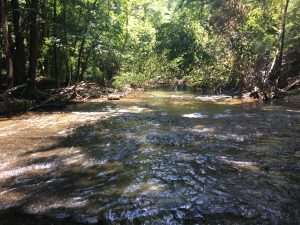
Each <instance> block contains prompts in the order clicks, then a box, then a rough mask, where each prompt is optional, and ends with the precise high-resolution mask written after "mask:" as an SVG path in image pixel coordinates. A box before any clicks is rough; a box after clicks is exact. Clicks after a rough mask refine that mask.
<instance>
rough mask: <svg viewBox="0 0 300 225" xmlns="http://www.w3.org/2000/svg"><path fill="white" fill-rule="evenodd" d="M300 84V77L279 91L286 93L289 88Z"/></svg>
mask: <svg viewBox="0 0 300 225" xmlns="http://www.w3.org/2000/svg"><path fill="white" fill-rule="evenodd" d="M298 84H300V79H299V80H296V81H295V82H293V83H292V84H290V85H288V86H287V87H285V88H283V89H279V92H281V93H284V92H287V91H288V90H290V89H291V88H292V87H294V86H296V85H298Z"/></svg>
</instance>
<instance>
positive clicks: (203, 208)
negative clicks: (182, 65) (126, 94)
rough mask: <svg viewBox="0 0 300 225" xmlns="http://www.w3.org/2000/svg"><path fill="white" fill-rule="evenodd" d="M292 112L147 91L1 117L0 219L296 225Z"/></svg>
mask: <svg viewBox="0 0 300 225" xmlns="http://www.w3.org/2000/svg"><path fill="white" fill-rule="evenodd" d="M299 146H300V108H297V107H293V106H289V105H262V104H259V103H242V102H238V101H236V102H234V104H232V101H230V103H228V102H227V97H226V96H201V97H197V98H195V97H194V96H193V95H191V94H186V93H181V92H179V93H178V92H177V93H172V92H160V91H152V92H147V93H144V94H140V96H139V97H132V98H127V99H124V100H122V101H119V102H102V103H87V104H82V105H77V106H70V107H69V108H67V109H66V110H65V111H64V112H48V113H38V112H35V113H29V114H25V115H21V116H14V117H11V118H2V119H0V149H1V151H0V224H4V225H5V224H39V223H40V224H74V223H84V224H132V223H133V224H253V223H254V224H298V222H299V220H300V161H299V159H300V147H299Z"/></svg>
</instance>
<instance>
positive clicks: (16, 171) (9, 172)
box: [0, 163, 60, 179]
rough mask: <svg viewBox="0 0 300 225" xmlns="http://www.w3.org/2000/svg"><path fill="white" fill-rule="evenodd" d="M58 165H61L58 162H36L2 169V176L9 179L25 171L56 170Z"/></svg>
mask: <svg viewBox="0 0 300 225" xmlns="http://www.w3.org/2000/svg"><path fill="white" fill-rule="evenodd" d="M58 166H60V165H59V164H56V163H45V164H34V165H30V166H24V167H19V168H16V169H12V170H7V171H1V173H0V178H1V179H7V178H10V177H15V176H20V175H22V174H25V173H30V172H37V171H39V170H54V169H55V168H57V167H58Z"/></svg>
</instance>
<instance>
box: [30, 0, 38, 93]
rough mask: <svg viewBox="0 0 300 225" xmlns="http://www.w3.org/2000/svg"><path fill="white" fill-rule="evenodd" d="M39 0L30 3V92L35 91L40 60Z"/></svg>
mask: <svg viewBox="0 0 300 225" xmlns="http://www.w3.org/2000/svg"><path fill="white" fill-rule="evenodd" d="M37 14H38V0H31V2H30V17H29V18H30V37H29V68H28V90H30V89H32V88H33V90H35V89H36V86H35V78H36V69H37V59H38V28H37Z"/></svg>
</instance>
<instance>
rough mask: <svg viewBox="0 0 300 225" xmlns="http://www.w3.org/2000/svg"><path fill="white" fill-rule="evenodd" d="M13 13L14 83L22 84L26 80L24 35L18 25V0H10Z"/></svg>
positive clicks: (19, 17)
mask: <svg viewBox="0 0 300 225" xmlns="http://www.w3.org/2000/svg"><path fill="white" fill-rule="evenodd" d="M11 8H12V14H13V24H14V34H15V53H14V78H15V82H16V84H24V83H26V81H27V74H26V59H25V45H24V35H23V32H22V31H21V27H20V19H21V16H20V14H21V13H20V5H19V0H11Z"/></svg>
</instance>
